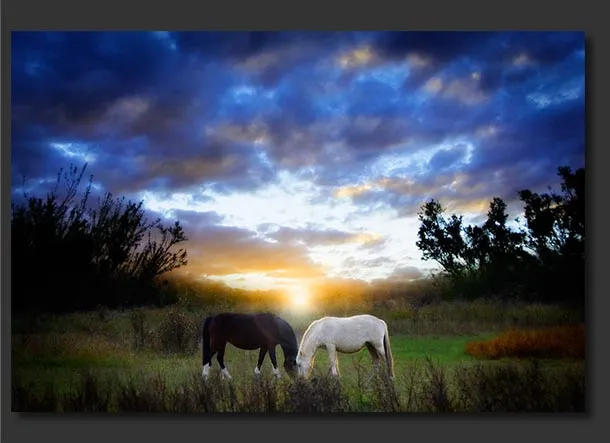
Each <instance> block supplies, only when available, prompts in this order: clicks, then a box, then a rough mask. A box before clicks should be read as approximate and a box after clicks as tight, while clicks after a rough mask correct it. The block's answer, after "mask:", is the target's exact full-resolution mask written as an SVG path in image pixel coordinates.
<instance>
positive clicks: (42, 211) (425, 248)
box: [10, 30, 587, 414]
mask: <svg viewBox="0 0 610 443" xmlns="http://www.w3.org/2000/svg"><path fill="white" fill-rule="evenodd" d="M585 57H586V55H585V34H584V33H583V32H577V31H570V32H567V31H523V32H500V31H497V32H491V31H489V32H465V31H464V32H450V31H443V32H436V31H435V32H432V31H430V32H420V31H418V32H410V31H401V32H398V31H392V32H389V31H381V30H380V31H367V32H348V31H342V32H300V31H299V32H297V31H290V32H288V31H282V32H262V31H257V32H221V31H214V32H211V31H190V32H173V31H172V32H168V31H162V30H159V31H147V32H144V31H134V32H115V31H109V32H101V31H96V32H72V31H49V32H29V31H28V32H12V33H11V67H10V69H11V91H10V92H11V182H12V183H11V184H12V189H11V192H12V194H11V200H12V208H11V220H10V222H11V269H12V271H11V272H12V277H11V281H12V287H11V310H12V312H11V327H12V337H11V355H12V365H11V378H12V386H11V388H12V404H11V409H12V411H18V412H54V413H65V412H89V413H96V412H97V413H100V412H111V413H138V412H168V413H176V414H181V413H202V414H205V413H216V412H221V413H230V412H241V413H260V412H263V413H295V414H316V413H336V414H338V413H345V412H365V413H366V412H381V413H400V414H409V413H422V412H423V413H455V412H471V413H479V412H521V413H528V412H581V413H583V412H585V411H586V400H587V399H586V398H585V392H586V378H585V374H586V371H585V343H586V336H585V332H586V324H585V298H586V297H585V248H584V244H585Z"/></svg>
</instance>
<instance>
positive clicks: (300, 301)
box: [289, 286, 310, 309]
mask: <svg viewBox="0 0 610 443" xmlns="http://www.w3.org/2000/svg"><path fill="white" fill-rule="evenodd" d="M289 291H290V292H289V297H290V301H291V304H292V306H293V307H295V308H299V309H303V308H306V307H307V306H308V305H309V299H310V295H309V291H308V290H307V288H304V287H301V286H298V287H294V288H291V289H290V290H289Z"/></svg>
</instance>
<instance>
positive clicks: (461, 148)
mask: <svg viewBox="0 0 610 443" xmlns="http://www.w3.org/2000/svg"><path fill="white" fill-rule="evenodd" d="M466 153H467V148H466V145H463V144H459V145H455V146H452V147H451V148H448V149H442V150H440V151H438V152H437V153H436V154H434V156H433V157H432V158H431V159H430V161H429V162H428V167H429V168H430V169H431V170H433V171H435V172H440V171H443V170H445V169H447V168H451V166H452V165H453V164H454V163H456V162H458V161H459V160H462V159H463V158H464V157H465V156H466Z"/></svg>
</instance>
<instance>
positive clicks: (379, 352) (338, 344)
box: [297, 314, 394, 378]
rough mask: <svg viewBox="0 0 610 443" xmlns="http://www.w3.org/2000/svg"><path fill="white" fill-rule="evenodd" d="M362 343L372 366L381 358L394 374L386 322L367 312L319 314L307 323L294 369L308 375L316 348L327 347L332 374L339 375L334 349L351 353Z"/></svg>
mask: <svg viewBox="0 0 610 443" xmlns="http://www.w3.org/2000/svg"><path fill="white" fill-rule="evenodd" d="M364 347H366V348H367V349H368V351H369V353H370V354H371V358H372V359H373V364H374V366H375V369H377V368H378V367H379V360H384V361H385V363H386V366H387V369H388V374H389V376H390V378H393V377H394V360H393V358H392V348H391V347H390V335H389V332H388V325H387V323H386V322H385V321H383V320H381V319H380V318H377V317H374V316H372V315H368V314H362V315H354V316H352V317H323V318H321V319H319V320H315V321H314V322H313V323H311V324H310V325H309V327H308V328H307V330H306V331H305V334H303V338H302V339H301V344H300V346H299V353H298V355H297V366H298V373H299V375H300V376H303V377H305V378H308V377H309V376H310V374H311V370H312V368H313V362H314V360H315V354H316V352H317V350H318V349H319V348H322V349H326V350H327V351H328V358H329V360H330V364H331V372H332V374H333V375H339V362H338V359H337V352H341V353H344V354H353V353H356V352H359V351H360V350H362V349H363V348H364Z"/></svg>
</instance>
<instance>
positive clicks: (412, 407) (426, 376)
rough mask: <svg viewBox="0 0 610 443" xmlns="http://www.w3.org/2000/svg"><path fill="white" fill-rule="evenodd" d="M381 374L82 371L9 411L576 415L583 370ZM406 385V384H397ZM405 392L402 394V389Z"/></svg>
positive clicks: (487, 368) (429, 364) (21, 398)
mask: <svg viewBox="0 0 610 443" xmlns="http://www.w3.org/2000/svg"><path fill="white" fill-rule="evenodd" d="M400 376H401V377H400V378H396V379H394V380H390V379H388V378H387V376H385V375H384V374H381V373H379V374H376V375H374V376H372V377H370V378H368V379H367V378H366V377H365V378H362V379H361V380H360V382H358V381H356V383H355V384H354V383H351V382H352V381H353V380H349V379H342V378H335V377H332V376H330V375H327V376H319V377H314V378H312V379H311V380H308V381H306V380H302V379H297V380H292V379H288V378H284V379H281V380H276V379H275V378H274V377H273V376H271V375H270V374H267V375H263V374H261V375H260V376H258V377H254V376H252V378H248V379H246V378H243V379H240V378H236V379H234V380H230V381H229V380H222V379H220V376H219V374H218V373H214V374H213V375H211V376H210V378H209V379H208V380H207V381H206V382H204V381H202V380H201V377H200V375H199V374H198V373H192V374H191V375H190V376H189V377H187V378H186V379H185V380H183V381H182V382H181V383H178V384H177V385H175V386H170V385H169V384H168V383H167V380H166V379H165V378H164V376H163V375H162V373H156V374H153V375H152V376H148V377H143V378H142V377H140V378H137V377H132V378H131V379H128V380H127V381H124V382H122V383H118V384H117V383H108V382H107V380H102V379H101V378H100V377H99V376H95V375H93V374H91V373H89V372H85V373H83V375H82V379H81V384H80V387H79V388H78V389H77V390H76V391H75V392H71V393H69V394H59V393H58V391H57V389H56V388H55V387H54V386H53V385H48V386H46V387H45V388H44V389H43V390H42V391H40V390H39V391H36V390H35V389H33V387H32V386H31V385H27V384H25V383H23V382H22V381H21V380H20V379H15V380H13V386H12V395H13V399H12V410H13V411H20V412H25V411H27V412H37V411H56V412H62V411H64V412H67V411H79V412H171V413H192V412H249V413H253V412H255V413H256V412H258V413H260V412H265V413H274V412H293V413H294V412H296V413H326V412H445V413H448V412H584V411H585V377H584V370H573V369H572V370H562V371H554V372H545V371H543V370H542V369H541V367H540V365H538V364H537V363H535V362H529V363H525V364H523V363H522V364H517V363H510V364H502V365H483V364H478V365H474V366H464V367H457V368H454V369H453V370H449V369H443V368H442V367H441V366H440V365H437V364H435V363H434V362H433V361H432V360H430V359H427V360H426V361H425V365H424V371H421V370H419V368H415V367H413V368H408V371H406V372H404V373H401V374H400ZM405 382H406V383H405ZM405 387H406V389H404V388H405Z"/></svg>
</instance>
